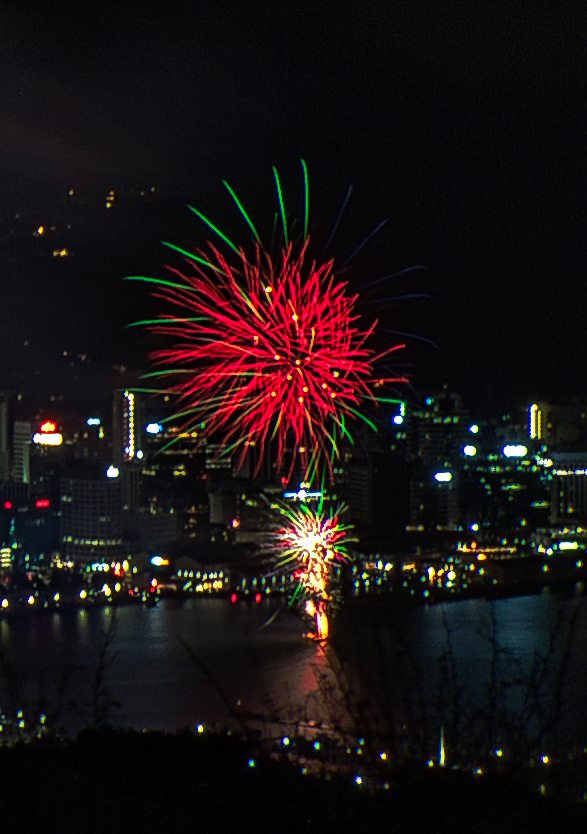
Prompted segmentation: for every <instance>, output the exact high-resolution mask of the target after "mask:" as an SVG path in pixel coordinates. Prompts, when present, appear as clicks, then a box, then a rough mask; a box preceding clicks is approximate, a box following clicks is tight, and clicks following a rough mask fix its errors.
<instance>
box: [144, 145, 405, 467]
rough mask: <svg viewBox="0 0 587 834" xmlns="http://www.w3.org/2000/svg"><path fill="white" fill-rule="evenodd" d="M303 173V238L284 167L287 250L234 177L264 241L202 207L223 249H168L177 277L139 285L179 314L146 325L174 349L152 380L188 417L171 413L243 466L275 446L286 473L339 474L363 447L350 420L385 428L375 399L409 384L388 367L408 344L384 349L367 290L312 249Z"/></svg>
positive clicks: (159, 360)
mask: <svg viewBox="0 0 587 834" xmlns="http://www.w3.org/2000/svg"><path fill="white" fill-rule="evenodd" d="M302 170H303V175H304V222H303V233H302V234H301V235H300V236H299V237H297V238H295V239H292V238H291V229H290V226H289V224H288V218H287V213H286V210H285V204H284V199H283V191H282V187H281V182H280V179H279V175H278V173H277V171H276V169H273V171H274V177H275V184H276V191H277V198H278V205H279V214H280V218H281V227H282V229H281V231H282V238H283V241H282V244H281V246H280V247H279V248H278V251H277V253H273V252H270V251H268V250H267V249H265V248H264V247H263V245H262V242H261V237H260V235H259V233H258V231H257V228H256V226H255V225H254V223H253V221H252V220H251V218H250V216H249V215H248V213H247V212H246V210H245V208H244V206H243V204H242V202H241V201H240V199H239V198H238V196H237V195H236V193H235V192H234V190H233V189H232V188H231V186H230V185H228V183H224V185H225V186H226V188H227V190H228V192H229V194H230V195H231V197H232V199H233V201H234V203H235V205H236V207H237V208H238V210H239V212H240V214H241V215H242V217H243V219H244V220H245V222H246V225H247V227H248V231H249V232H250V234H251V235H252V242H251V243H250V244H249V245H248V246H247V247H246V248H245V247H244V246H237V245H236V244H234V243H233V242H232V241H231V240H230V239H229V238H228V237H227V236H226V235H225V234H224V233H223V232H222V231H221V230H220V229H219V228H218V227H217V226H216V225H214V224H213V223H212V222H211V221H210V220H209V219H208V218H207V217H206V216H205V215H203V214H202V213H201V212H200V211H198V210H197V209H194V208H192V207H190V208H191V209H192V211H193V212H194V213H195V214H196V215H197V216H198V217H199V218H200V219H201V220H202V221H203V222H204V223H205V225H206V226H207V227H208V229H209V230H210V231H211V232H213V234H214V236H215V237H216V238H219V239H220V241H221V242H222V247H221V248H219V247H218V246H216V245H215V244H214V243H212V242H211V241H208V242H207V243H205V244H204V245H203V246H202V247H201V248H199V249H197V250H196V251H195V252H189V251H187V250H185V249H181V248H180V247H177V246H175V245H173V244H165V245H167V246H168V247H170V248H171V249H173V250H174V251H176V252H178V253H179V254H181V255H183V257H184V258H185V262H186V266H185V267H184V268H183V270H179V269H173V268H169V272H170V274H171V277H170V278H169V279H158V278H146V277H144V276H133V277H131V278H130V279H128V280H138V281H146V282H149V283H153V284H154V285H156V289H155V290H154V293H153V294H154V296H155V297H156V298H157V299H158V300H159V301H161V302H163V304H164V305H165V307H166V310H167V311H168V312H164V313H162V315H161V316H160V317H159V318H157V319H152V320H148V321H142V322H136V323H135V324H139V325H145V326H146V327H148V328H149V329H151V330H153V331H154V332H155V333H157V334H159V335H161V336H163V337H164V338H165V339H166V340H168V344H170V346H169V347H164V348H162V349H160V350H158V351H156V352H154V353H153V355H152V359H153V361H154V362H155V363H156V364H157V365H158V366H159V367H160V370H157V371H154V372H152V373H150V374H146V375H145V376H146V377H151V378H157V379H160V380H161V381H162V382H163V383H164V388H162V389H157V390H159V391H164V392H165V393H166V394H172V395H175V397H176V398H177V401H178V403H179V408H178V413H177V414H176V415H174V417H172V418H170V419H178V418H179V419H181V420H182V421H183V422H182V430H183V431H191V430H194V429H197V430H198V431H199V430H200V429H201V427H202V424H203V425H204V436H206V437H213V438H215V439H216V440H218V441H219V442H221V443H222V445H223V448H224V453H225V454H231V455H232V454H234V456H235V458H236V462H237V466H238V467H241V466H242V465H243V463H244V461H245V459H246V458H247V456H248V454H249V453H250V452H251V451H252V449H253V448H254V449H255V450H256V460H257V471H259V470H260V468H261V465H262V461H263V458H264V456H265V455H266V454H269V450H270V449H271V450H272V456H273V460H274V461H275V465H276V467H277V470H278V471H279V472H281V473H282V474H283V475H285V478H286V479H289V478H291V476H292V474H293V472H294V469H295V467H296V466H298V467H299V468H300V469H301V470H302V473H303V474H304V473H305V479H306V480H311V479H312V477H313V476H315V474H316V473H321V472H322V471H323V470H326V471H327V473H328V475H329V477H330V479H331V478H332V466H333V461H334V460H335V459H336V458H337V456H338V454H339V443H340V441H341V439H342V438H346V439H347V440H348V441H349V442H352V436H351V431H350V424H352V423H353V422H354V421H356V420H357V419H359V420H364V421H365V422H367V423H368V424H369V425H371V426H372V427H373V428H375V427H374V425H373V424H372V423H371V421H370V420H369V419H368V418H367V417H366V416H365V415H364V414H363V412H362V408H363V407H364V405H365V404H366V403H369V402H371V403H373V402H385V401H396V400H390V398H388V397H385V396H383V394H384V393H385V392H387V391H388V390H389V387H390V386H393V385H394V384H396V383H400V382H406V381H407V380H406V379H405V378H404V377H398V376H395V375H394V374H393V373H387V372H385V371H383V370H382V369H383V367H384V365H385V364H386V363H385V361H384V360H385V359H386V358H388V357H390V355H391V354H394V353H395V352H396V351H398V350H400V349H401V348H403V347H404V345H400V344H393V345H392V346H390V347H388V348H386V349H384V350H378V349H377V348H376V347H375V346H374V335H375V333H376V330H377V324H378V323H377V321H370V322H366V323H364V322H363V319H362V317H361V315H360V313H359V311H358V308H359V301H360V299H359V296H358V295H357V294H354V293H351V292H350V291H349V287H348V284H347V283H346V282H345V281H341V280H340V279H338V278H337V277H336V266H335V263H334V262H333V260H328V261H323V262H317V261H316V260H315V259H313V258H312V257H311V256H310V253H309V249H310V238H309V235H308V222H309V186H308V175H307V168H306V165H305V163H304V162H303V161H302ZM337 223H338V221H337ZM360 248H362V247H360ZM143 390H147V389H143ZM149 390H153V389H149Z"/></svg>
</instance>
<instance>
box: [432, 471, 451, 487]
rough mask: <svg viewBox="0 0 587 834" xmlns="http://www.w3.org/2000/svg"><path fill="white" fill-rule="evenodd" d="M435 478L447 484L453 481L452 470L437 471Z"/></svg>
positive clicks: (440, 482)
mask: <svg viewBox="0 0 587 834" xmlns="http://www.w3.org/2000/svg"><path fill="white" fill-rule="evenodd" d="M434 479H435V480H436V481H438V483H439V484H447V483H449V481H452V472H435V473H434Z"/></svg>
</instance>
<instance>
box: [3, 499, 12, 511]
mask: <svg viewBox="0 0 587 834" xmlns="http://www.w3.org/2000/svg"><path fill="white" fill-rule="evenodd" d="M4 509H5V510H11V509H12V501H5V502H4Z"/></svg>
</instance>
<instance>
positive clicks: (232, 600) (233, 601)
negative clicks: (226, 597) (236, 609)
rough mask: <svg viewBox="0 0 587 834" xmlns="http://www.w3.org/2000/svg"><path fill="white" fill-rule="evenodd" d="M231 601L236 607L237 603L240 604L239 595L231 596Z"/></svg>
mask: <svg viewBox="0 0 587 834" xmlns="http://www.w3.org/2000/svg"><path fill="white" fill-rule="evenodd" d="M230 601H231V602H232V604H233V605H236V603H237V602H238V594H231V595H230Z"/></svg>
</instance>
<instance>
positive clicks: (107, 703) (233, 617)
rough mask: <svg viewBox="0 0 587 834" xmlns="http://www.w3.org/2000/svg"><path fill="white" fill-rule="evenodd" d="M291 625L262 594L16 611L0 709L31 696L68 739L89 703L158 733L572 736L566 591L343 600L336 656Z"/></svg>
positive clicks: (578, 629) (4, 641)
mask: <svg viewBox="0 0 587 834" xmlns="http://www.w3.org/2000/svg"><path fill="white" fill-rule="evenodd" d="M276 613H277V616H275V617H274V618H273V615H274V614H276ZM268 621H270V622H268ZM301 632H302V627H301V623H300V621H299V620H298V619H297V618H296V617H295V616H293V615H292V614H291V612H289V611H288V610H287V608H285V607H283V606H282V605H281V604H280V603H279V602H278V601H276V600H270V601H266V602H264V603H263V604H261V605H247V604H244V603H239V604H237V605H231V604H229V603H228V602H227V601H226V600H221V599H201V598H199V599H189V600H186V601H185V602H178V601H175V600H170V599H164V600H162V601H161V602H160V604H159V605H158V606H156V607H154V608H147V607H141V606H125V607H119V608H101V609H99V608H95V609H87V610H83V609H80V610H73V611H63V612H53V613H41V614H35V615H33V614H28V613H24V614H22V615H21V616H16V617H14V618H8V619H4V620H2V621H1V622H0V660H1V668H0V705H1V706H2V709H3V710H4V712H5V713H6V714H11V711H14V710H15V709H17V708H23V709H25V712H26V710H28V711H29V712H30V714H32V711H34V710H33V708H36V706H37V705H39V704H41V705H42V707H41V708H42V709H43V711H46V712H47V714H49V715H50V714H51V712H52V711H53V712H54V713H56V718H57V720H58V722H59V723H60V724H61V725H63V726H64V727H65V728H66V729H67V730H68V731H69V732H71V733H73V732H75V731H77V730H78V729H79V728H81V727H82V726H84V725H87V724H88V723H91V722H92V720H93V718H94V717H95V711H96V707H97V706H100V707H101V708H102V709H103V713H102V715H103V717H104V716H105V717H107V718H108V720H109V721H111V722H112V723H114V724H117V725H121V726H133V727H136V728H153V729H163V730H175V729H177V728H179V727H184V726H187V727H194V726H195V725H196V724H198V723H199V722H203V723H204V724H206V723H212V724H216V725H226V724H234V723H238V721H239V720H240V718H241V717H243V716H245V717H246V716H247V715H249V714H256V715H265V716H267V717H270V718H279V719H281V720H282V721H283V722H284V726H287V721H289V720H292V721H294V720H303V721H304V722H306V721H308V722H320V721H322V722H325V723H329V722H330V723H337V722H339V723H342V724H344V723H345V722H346V723H348V722H349V721H350V722H351V723H352V722H353V721H354V722H355V726H357V727H360V724H361V722H363V723H364V724H365V726H366V727H367V728H368V727H369V726H371V727H375V726H377V728H378V729H380V730H386V729H387V730H388V729H389V726H387V727H386V726H385V721H387V722H388V724H393V725H394V727H395V730H394V732H395V733H396V735H397V738H398V739H399V737H400V736H401V734H402V733H403V735H404V737H406V738H407V737H409V738H408V740H409V742H410V743H411V744H413V743H414V742H415V738H416V736H418V739H417V740H418V741H419V743H420V742H422V736H423V735H426V734H427V739H428V740H427V742H426V743H427V744H429V743H430V737H434V733H435V731H436V729H437V728H438V726H439V724H443V725H446V726H447V733H448V732H450V731H451V727H452V732H453V734H454V735H455V743H456V737H457V733H458V732H461V733H464V732H469V733H472V732H473V729H474V731H475V732H476V733H477V734H478V736H479V738H481V736H483V734H486V736H487V744H490V743H494V741H495V743H496V744H498V743H499V741H500V738H501V737H502V736H503V734H504V732H505V730H504V727H508V728H509V729H508V732H510V733H512V732H513V731H512V729H511V727H512V722H514V723H515V718H516V716H522V717H523V720H524V721H525V722H526V725H528V730H529V728H530V724H533V728H532V732H533V733H534V734H535V731H536V729H537V728H538V729H540V726H539V725H540V724H541V723H542V724H544V725H546V724H548V728H547V729H548V734H547V736H546V738H547V739H548V741H549V743H550V744H551V745H555V744H557V745H564V746H565V747H569V746H570V745H573V744H583V743H585V742H587V718H586V717H585V715H586V712H587V711H586V710H585V708H584V707H585V704H587V601H586V599H585V598H584V597H583V596H582V594H581V593H580V590H576V591H575V593H573V594H566V595H563V594H555V593H548V592H546V593H543V594H541V595H537V596H529V597H520V598H515V599H507V600H498V601H493V602H487V601H485V600H480V599H476V600H466V601H460V602H451V603H445V604H442V605H435V606H428V607H426V606H421V607H404V608H397V607H396V608H389V607H383V606H378V607H371V606H365V607H362V606H357V607H352V608H348V609H347V610H345V612H344V613H343V615H342V616H341V618H340V620H339V625H338V628H337V635H338V636H337V638H336V639H335V647H337V651H334V649H328V651H327V653H325V652H324V650H323V649H322V647H320V646H318V645H316V644H314V643H312V642H311V641H308V640H305V639H303V638H302V636H301ZM105 635H109V639H108V640H107V639H105ZM101 653H102V654H103V657H102V660H100V654H101ZM97 684H98V685H97ZM375 705H376V706H375ZM391 713H393V717H392V718H390V715H391ZM376 714H377V717H375V715H376ZM382 714H384V715H385V721H383V723H382V720H381V715H382ZM475 715H476V718H475ZM554 718H556V721H555V722H554V724H553V720H551V719H554ZM459 722H460V727H459V726H457V725H459ZM467 722H468V723H467ZM475 722H476V723H475ZM488 724H489V726H486V725H488ZM534 725H535V726H534ZM555 725H556V726H555ZM416 726H417V727H418V730H417V732H415V731H414V729H413V728H414V727H416ZM410 734H411V735H410ZM398 743H399V742H398ZM406 743H407V742H406Z"/></svg>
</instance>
